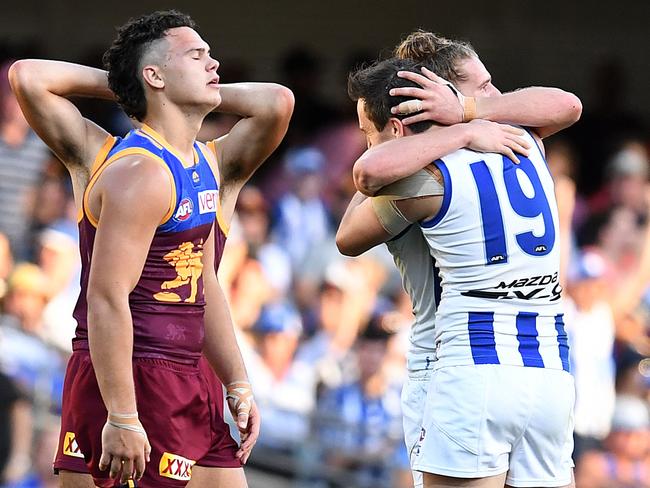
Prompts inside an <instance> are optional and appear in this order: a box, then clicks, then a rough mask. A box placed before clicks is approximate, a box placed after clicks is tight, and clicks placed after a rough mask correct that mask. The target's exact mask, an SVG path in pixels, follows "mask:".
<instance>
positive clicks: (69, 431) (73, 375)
mask: <svg viewBox="0 0 650 488" xmlns="http://www.w3.org/2000/svg"><path fill="white" fill-rule="evenodd" d="M133 379H134V382H135V392H136V398H137V403H138V412H139V413H140V421H141V422H142V425H143V427H144V428H145V430H146V431H147V435H148V437H149V442H150V443H151V461H150V462H149V463H148V464H147V467H146V469H145V473H144V476H143V478H142V479H141V480H140V481H139V482H138V486H139V487H142V488H154V487H161V488H167V487H169V488H176V487H180V486H185V485H186V484H187V482H188V481H189V479H190V476H191V472H192V470H191V467H192V465H194V464H196V465H199V466H205V467H219V468H236V467H240V466H241V463H240V462H239V460H238V459H237V458H236V457H235V453H236V451H237V443H236V442H235V441H234V440H233V439H232V437H231V436H230V431H229V428H228V425H227V424H226V423H225V422H224V420H223V408H224V401H223V387H222V385H221V383H220V382H219V379H218V378H217V376H216V375H215V374H214V371H213V370H212V368H211V367H210V365H209V363H208V362H207V361H206V360H205V359H204V358H201V360H200V361H199V365H198V366H190V365H185V364H180V363H176V362H173V361H166V360H162V359H149V358H141V359H140V358H136V359H134V360H133ZM106 415H107V413H106V408H105V406H104V402H103V401H102V397H101V394H100V392H99V387H98V385H97V380H96V378H95V371H94V370H93V367H92V364H91V362H90V354H89V353H88V351H75V352H74V353H73V354H72V356H71V357H70V361H69V362H68V368H67V371H66V376H65V383H64V387H63V412H62V415H61V433H60V436H59V446H58V448H57V453H56V458H55V460H54V469H55V471H57V472H58V471H59V470H66V471H73V472H78V473H90V474H92V476H93V478H94V480H95V484H96V485H97V486H98V487H101V488H109V487H114V486H118V485H119V483H117V482H116V481H115V480H111V479H110V478H109V477H108V471H100V470H99V467H98V464H99V458H100V456H101V433H102V428H103V427H104V423H105V422H106Z"/></svg>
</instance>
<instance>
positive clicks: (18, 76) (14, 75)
mask: <svg viewBox="0 0 650 488" xmlns="http://www.w3.org/2000/svg"><path fill="white" fill-rule="evenodd" d="M9 79H10V81H11V85H12V87H13V89H14V91H15V92H16V93H17V94H24V95H26V96H29V94H30V92H32V91H35V90H36V91H38V90H46V91H48V92H50V93H53V94H55V95H59V96H62V97H66V98H67V97H71V96H80V97H93V98H101V99H105V100H114V99H115V96H114V95H113V92H112V91H111V90H110V88H109V87H108V79H107V77H106V71H103V70H100V69H96V68H90V67H88V66H82V65H80V64H74V63H67V62H64V61H50V60H44V59H23V60H20V61H16V62H15V63H14V64H13V65H12V66H11V69H10V71H9Z"/></svg>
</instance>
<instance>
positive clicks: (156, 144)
mask: <svg viewBox="0 0 650 488" xmlns="http://www.w3.org/2000/svg"><path fill="white" fill-rule="evenodd" d="M136 132H137V133H138V135H140V136H142V137H146V138H147V140H148V141H149V142H151V144H153V145H154V146H156V147H157V148H158V149H164V148H163V146H161V145H160V143H159V142H158V141H157V140H155V139H154V138H153V137H151V136H150V135H149V134H147V133H146V132H144V131H143V130H141V129H138V130H137V131H136Z"/></svg>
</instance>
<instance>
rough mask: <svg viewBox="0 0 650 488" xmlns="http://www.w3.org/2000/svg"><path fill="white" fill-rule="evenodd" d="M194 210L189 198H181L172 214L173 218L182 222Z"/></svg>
mask: <svg viewBox="0 0 650 488" xmlns="http://www.w3.org/2000/svg"><path fill="white" fill-rule="evenodd" d="M193 210H194V204H193V203H192V199H191V198H183V199H182V200H181V203H179V204H178V210H176V214H175V215H174V220H178V221H180V222H183V221H185V220H187V219H189V218H190V216H191V215H192V211H193Z"/></svg>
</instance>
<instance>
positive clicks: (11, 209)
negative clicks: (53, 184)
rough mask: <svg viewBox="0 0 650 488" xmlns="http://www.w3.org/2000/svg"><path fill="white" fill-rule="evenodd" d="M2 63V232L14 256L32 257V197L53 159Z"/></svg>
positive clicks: (0, 179)
mask: <svg viewBox="0 0 650 488" xmlns="http://www.w3.org/2000/svg"><path fill="white" fill-rule="evenodd" d="M10 65H11V62H7V63H5V64H3V65H1V66H0V167H1V168H2V178H0V208H2V212H0V232H1V233H3V234H5V235H6V236H7V237H8V238H9V241H10V243H11V250H12V252H13V255H14V256H16V257H17V258H18V259H21V260H23V259H30V258H31V257H32V256H31V251H32V242H31V238H32V236H31V232H30V227H31V225H32V222H31V219H30V210H31V207H30V205H29V199H30V197H31V196H33V195H34V190H35V189H36V187H37V185H38V183H39V181H41V178H42V177H43V174H44V172H45V168H46V166H47V163H48V161H49V160H50V158H51V156H50V152H49V150H48V149H47V147H46V146H45V144H43V141H41V140H40V139H39V137H38V136H37V135H36V134H35V133H34V132H33V131H32V130H31V129H30V127H29V125H28V124H27V121H26V120H25V117H24V116H23V112H22V111H21V110H20V107H19V106H18V101H17V100H16V97H15V96H14V94H13V92H12V91H11V88H10V86H9V78H8V72H9V66H10Z"/></svg>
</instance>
